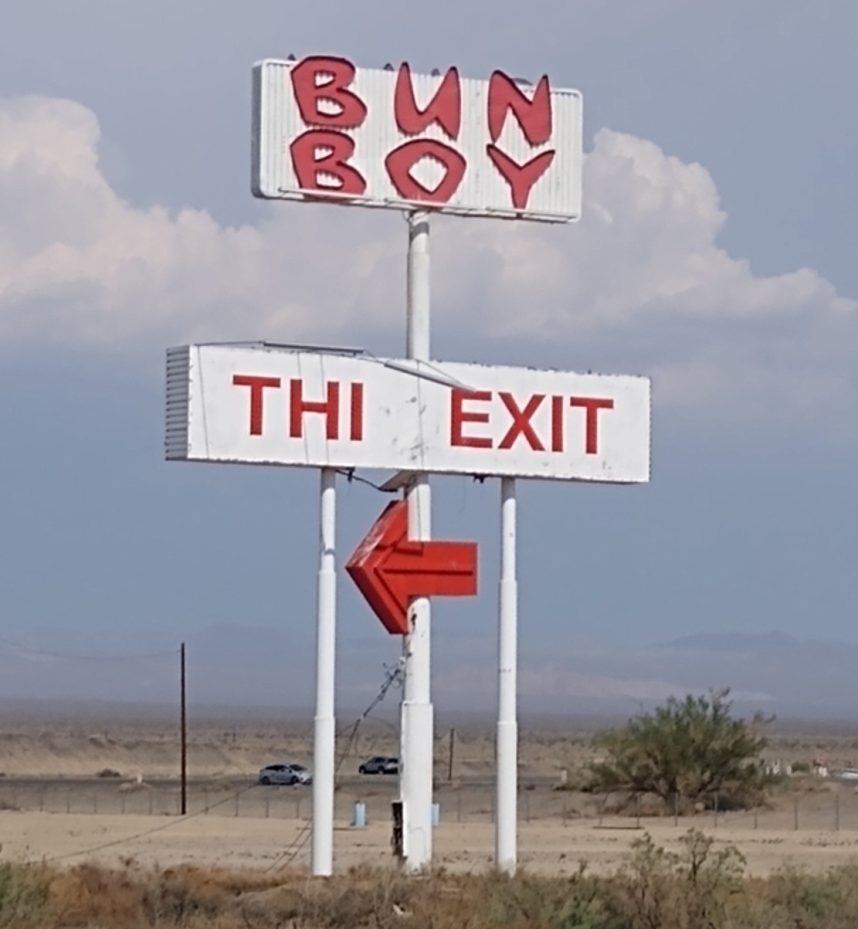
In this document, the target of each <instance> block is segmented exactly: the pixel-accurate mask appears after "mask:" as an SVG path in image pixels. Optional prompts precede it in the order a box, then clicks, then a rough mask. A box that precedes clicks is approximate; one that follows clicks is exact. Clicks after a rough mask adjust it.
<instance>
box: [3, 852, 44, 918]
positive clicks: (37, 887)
mask: <svg viewBox="0 0 858 929" xmlns="http://www.w3.org/2000/svg"><path fill="white" fill-rule="evenodd" d="M48 903H49V879H48V876H47V873H46V872H45V871H44V869H42V868H40V867H35V866H31V865H15V864H9V863H6V864H0V927H3V929H7V927H8V929H24V927H29V926H38V927H40V929H41V927H42V925H43V924H44V921H45V917H46V914H47V912H48Z"/></svg>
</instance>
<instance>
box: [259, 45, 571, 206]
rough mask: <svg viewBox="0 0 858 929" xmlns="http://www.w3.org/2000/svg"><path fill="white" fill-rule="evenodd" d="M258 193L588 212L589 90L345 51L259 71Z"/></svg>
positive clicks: (275, 63) (367, 202)
mask: <svg viewBox="0 0 858 929" xmlns="http://www.w3.org/2000/svg"><path fill="white" fill-rule="evenodd" d="M253 89H254V93H253V98H254V102H253V114H254V115H253V179H252V187H253V192H254V194H256V196H258V197H273V198H285V199H309V200H314V201H318V200H320V199H322V200H327V201H338V202H343V203H351V204H357V205H363V206H381V207H391V208H394V209H399V210H401V209H413V208H415V207H421V208H432V209H435V210H440V211H442V212H447V213H459V214H469V215H470V214H476V215H482V216H505V217H519V218H525V219H541V220H548V221H551V220H553V221H558V222H568V221H570V220H574V219H577V218H578V216H579V215H580V212H581V165H582V160H583V159H582V121H581V111H582V105H581V95H580V94H579V93H578V91H575V90H558V89H557V88H554V87H551V85H550V84H549V81H548V78H547V77H544V76H543V77H541V78H540V79H539V81H538V82H537V83H536V85H535V86H534V85H529V84H526V83H524V82H522V81H520V80H516V79H514V78H511V77H509V76H508V75H506V74H504V73H503V72H502V71H495V72H494V73H493V74H491V76H490V77H489V79H488V80H471V79H468V78H463V77H460V76H459V72H458V70H457V69H456V68H450V69H449V70H447V71H446V72H444V73H443V74H441V73H436V74H432V75H426V74H412V72H411V69H410V68H409V66H408V64H401V65H400V66H399V67H398V68H393V67H392V66H388V67H387V68H384V69H381V70H377V69H371V68H357V67H355V66H354V65H353V64H352V63H351V62H350V61H347V60H346V59H344V58H335V57H330V56H321V55H319V56H313V57H308V58H304V59H302V60H301V61H271V60H268V61H263V62H260V63H259V64H257V65H256V66H255V67H254V70H253Z"/></svg>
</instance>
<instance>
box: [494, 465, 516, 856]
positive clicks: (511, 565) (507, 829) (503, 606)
mask: <svg viewBox="0 0 858 929" xmlns="http://www.w3.org/2000/svg"><path fill="white" fill-rule="evenodd" d="M515 504H516V501H515V478H511V477H504V478H501V573H500V610H499V622H498V729H497V801H496V803H495V811H496V815H495V866H496V867H497V869H498V870H499V871H504V872H506V873H507V874H515V868H516V859H517V830H518V809H517V806H518V720H517V707H516V704H517V699H516V671H517V664H518V581H517V579H516V565H515V557H516V512H515V509H516V507H515Z"/></svg>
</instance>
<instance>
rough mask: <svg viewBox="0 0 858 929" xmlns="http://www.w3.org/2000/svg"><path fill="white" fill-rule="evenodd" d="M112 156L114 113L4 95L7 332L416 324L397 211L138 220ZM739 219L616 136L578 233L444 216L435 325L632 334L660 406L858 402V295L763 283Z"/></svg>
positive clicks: (185, 336)
mask: <svg viewBox="0 0 858 929" xmlns="http://www.w3.org/2000/svg"><path fill="white" fill-rule="evenodd" d="M98 145H99V128H98V123H97V120H96V117H95V115H94V114H93V113H92V112H91V111H89V110H88V109H86V108H85V107H83V106H81V105H79V104H77V103H74V102H71V101H67V100H52V99H43V98H20V99H12V100H6V101H3V102H0V338H3V339H4V340H5V341H6V342H9V341H12V340H16V339H19V338H27V337H33V336H36V337H51V338H56V339H62V340H66V341H73V342H85V343H96V344H102V345H104V346H105V347H108V346H110V347H120V348H123V350H124V349H125V348H126V347H127V346H128V345H129V344H131V343H132V342H133V343H137V342H141V341H144V342H146V343H148V344H167V343H175V342H179V341H185V340H189V339H194V338H200V339H222V338H250V337H260V336H263V335H264V336H266V337H270V338H282V339H294V340H300V339H305V340H319V339H330V338H351V339H357V340H358V341H359V342H360V343H361V344H372V337H373V335H374V334H375V333H377V332H378V331H380V330H381V328H382V327H383V326H384V325H388V326H390V325H391V323H393V324H395V325H396V326H397V327H398V326H400V325H401V316H402V296H403V294H402V290H403V271H402V260H403V250H404V235H403V231H402V228H401V224H400V223H399V222H394V217H392V216H390V215H386V216H379V215H369V214H368V213H367V212H366V211H349V210H335V209H333V208H325V207H317V208H311V207H302V206H300V205H297V206H296V205H285V204H274V205H272V206H271V207H270V208H268V209H267V211H265V213H264V218H263V219H262V220H261V221H260V222H259V223H258V224H257V225H245V226H241V227H224V226H221V225H219V224H218V223H217V222H216V221H215V220H214V219H213V218H212V216H211V215H210V214H209V213H208V212H206V211H204V210H195V209H183V210H180V211H178V212H171V211H170V210H168V209H166V208H163V207H158V206H156V207H153V208H149V209H142V208H139V207H136V206H134V205H133V204H131V203H129V202H127V201H126V200H124V199H123V198H122V197H121V196H120V195H119V194H118V193H117V192H116V191H115V190H114V189H112V187H111V186H110V184H109V183H108V181H107V180H106V178H105V176H104V174H103V173H102V171H101V168H100V166H99V161H98ZM725 221H726V216H725V213H724V211H723V210H722V208H721V206H720V203H719V198H718V192H717V190H716V187H715V184H714V182H713V180H712V177H711V176H710V175H709V173H708V172H707V171H706V170H705V168H703V167H701V166H700V165H697V164H685V163H683V162H682V161H680V160H678V159H677V158H673V157H669V156H666V155H665V154H664V153H663V152H662V150H661V149H660V148H658V147H657V146H656V145H655V144H653V143H652V142H648V141H644V140H641V139H637V138H633V137H631V136H628V135H623V134H620V133H616V132H610V131H607V130H603V131H602V132H600V133H598V135H597V136H596V141H595V147H594V150H593V152H592V153H590V154H589V156H588V158H587V163H586V176H585V217H584V219H583V220H582V222H581V223H580V224H579V225H577V226H576V227H569V228H557V227H537V226H534V225H532V224H515V223H497V222H489V221H466V220H445V221H442V222H439V223H437V229H438V232H439V233H440V234H438V235H436V236H435V244H434V246H433V247H434V259H433V260H434V268H435V277H434V292H435V295H436V306H437V307H438V311H437V314H438V317H439V321H440V322H441V324H442V326H446V327H448V328H452V329H454V330H456V331H457V332H461V333H462V335H464V336H472V337H476V335H477V333H479V332H481V331H482V330H486V331H490V332H491V336H490V337H491V338H492V339H494V340H504V339H506V340H510V341H514V342H515V343H517V342H519V341H520V340H522V339H530V340H533V341H534V342H540V341H544V342H546V343H550V344H552V345H555V346H556V345H557V344H558V343H561V344H562V343H567V344H569V345H575V346H580V345H581V344H582V341H583V340H587V341H585V342H584V344H587V345H589V346H592V345H593V344H594V341H593V340H597V339H602V340H603V341H608V340H610V339H613V340H614V341H615V342H616V341H618V339H617V336H622V341H624V342H626V343H627V344H628V345H629V346H630V347H632V348H634V347H635V346H644V345H645V346H646V351H639V352H637V354H636V355H634V356H632V355H630V361H631V358H632V357H635V358H636V359H637V360H636V362H634V363H632V369H638V370H647V371H648V372H650V373H654V374H655V375H656V376H657V378H658V381H657V384H656V390H657V394H656V396H657V397H658V398H659V399H660V401H661V402H667V401H673V402H682V401H686V402H691V403H695V404H697V403H700V402H701V399H702V398H705V397H706V396H707V395H708V394H709V393H712V392H720V391H723V390H724V389H725V387H726V388H727V389H730V390H735V389H738V388H740V387H741V388H742V389H745V390H747V389H752V390H755V391H757V392H759V391H762V393H763V395H764V396H763V400H762V401H761V403H762V408H763V409H764V410H765V409H769V408H770V406H771V404H769V403H767V402H766V398H768V397H770V396H771V394H772V392H773V391H778V392H781V393H782V392H783V390H784V389H785V387H786V389H790V388H789V385H790V384H792V385H793V387H792V388H791V389H792V391H793V393H795V394H796V396H798V397H799V399H800V400H801V402H804V403H806V404H808V405H809V407H812V406H813V405H814V404H817V403H819V402H820V401H825V400H829V399H830V398H831V397H832V396H835V395H837V394H843V392H844V390H845V391H846V392H848V393H850V394H851V395H852V397H853V398H854V395H855V392H856V384H855V374H854V371H853V369H854V365H853V364H852V359H851V358H850V357H849V355H850V354H851V346H853V345H854V344H855V336H856V325H858V322H857V321H858V304H856V302H855V301H850V300H846V299H844V298H842V297H840V296H838V295H837V293H836V291H835V289H834V287H833V286H832V285H831V284H830V283H829V282H828V281H826V280H825V279H823V278H822V277H820V275H819V274H817V273H816V272H815V271H813V270H810V269H806V268H805V269H799V270H797V271H794V272H792V273H788V274H783V275H778V276H772V277H762V276H758V275H755V274H754V273H753V272H752V270H751V268H750V266H749V263H748V262H747V261H740V260H736V259H733V258H731V257H730V256H729V255H727V254H726V253H725V251H724V250H723V249H722V248H720V247H719V245H718V244H717V236H718V234H719V231H720V230H721V228H722V227H723V225H724V223H725ZM465 310H466V311H467V312H464V311H465ZM489 321H490V323H491V325H490V326H488V325H487V324H488V322H489ZM577 357H578V356H577V355H576V358H577ZM579 366H580V365H579ZM796 383H798V385H799V386H800V388H801V389H798V388H796V387H795V384H796ZM809 385H812V386H809Z"/></svg>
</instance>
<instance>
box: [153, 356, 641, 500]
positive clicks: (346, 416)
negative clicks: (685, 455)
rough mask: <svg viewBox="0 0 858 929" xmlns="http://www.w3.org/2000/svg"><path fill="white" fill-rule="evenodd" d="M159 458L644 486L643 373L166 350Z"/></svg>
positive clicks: (371, 358)
mask: <svg viewBox="0 0 858 929" xmlns="http://www.w3.org/2000/svg"><path fill="white" fill-rule="evenodd" d="M166 454H167V458H168V459H172V460H188V461H219V462H235V463H246V464H276V465H299V466H300V465H304V466H309V467H321V468H379V469H392V470H397V471H400V470H404V471H408V470H410V471H428V472H438V473H448V474H478V475H497V476H507V477H528V478H549V479H556V480H578V481H603V482H610V483H640V482H645V481H648V480H649V458H650V385H649V380H648V379H647V378H642V377H629V376H613V375H610V376H609V375H599V374H575V373H571V372H566V371H540V370H533V369H530V368H514V367H498V366H487V365H477V364H452V363H446V362H444V363H441V362H439V363H435V362H432V363H428V362H417V361H413V360H412V361H398V360H391V359H383V358H381V359H380V358H374V357H372V356H368V355H364V354H342V353H335V352H324V351H305V350H294V349H284V348H278V347H273V346H266V345H264V344H259V345H255V346H249V345H191V346H183V347H181V348H175V349H171V350H170V351H169V352H168V353H167V431H166Z"/></svg>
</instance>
